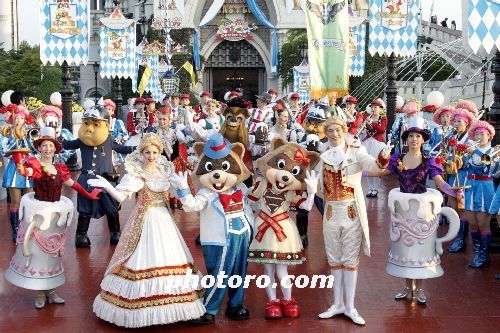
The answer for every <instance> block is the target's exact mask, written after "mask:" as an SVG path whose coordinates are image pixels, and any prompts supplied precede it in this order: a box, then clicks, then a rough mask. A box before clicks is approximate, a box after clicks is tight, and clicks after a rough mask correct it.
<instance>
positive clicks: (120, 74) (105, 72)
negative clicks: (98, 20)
mask: <svg viewBox="0 0 500 333" xmlns="http://www.w3.org/2000/svg"><path fill="white" fill-rule="evenodd" d="M110 31H114V32H116V33H117V34H118V35H120V36H127V38H126V39H124V40H125V41H126V50H127V51H126V56H125V57H124V58H122V59H113V58H111V57H109V56H108V55H107V52H106V48H107V44H108V32H110ZM135 43H136V33H135V24H131V25H130V26H129V27H128V28H124V29H110V28H109V27H106V26H104V25H102V26H101V27H100V29H99V48H100V50H99V57H100V59H101V62H100V74H101V77H102V78H104V77H107V78H108V79H110V78H112V77H117V78H125V79H127V78H132V77H133V76H134V74H135V66H134V64H135V54H136V51H135Z"/></svg>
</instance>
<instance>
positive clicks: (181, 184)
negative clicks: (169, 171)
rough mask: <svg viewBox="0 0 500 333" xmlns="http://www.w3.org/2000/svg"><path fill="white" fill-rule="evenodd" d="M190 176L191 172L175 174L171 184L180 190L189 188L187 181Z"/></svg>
mask: <svg viewBox="0 0 500 333" xmlns="http://www.w3.org/2000/svg"><path fill="white" fill-rule="evenodd" d="M188 175H189V171H185V172H179V173H174V174H173V175H172V177H171V178H170V184H172V186H173V187H175V188H176V189H179V190H183V189H185V188H189V184H188V180H187V177H188Z"/></svg>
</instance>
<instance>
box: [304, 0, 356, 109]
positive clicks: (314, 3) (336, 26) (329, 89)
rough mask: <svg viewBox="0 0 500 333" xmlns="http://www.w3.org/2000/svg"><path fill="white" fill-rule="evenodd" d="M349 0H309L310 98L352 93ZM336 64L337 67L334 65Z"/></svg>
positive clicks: (307, 22)
mask: <svg viewBox="0 0 500 333" xmlns="http://www.w3.org/2000/svg"><path fill="white" fill-rule="evenodd" d="M347 8H348V1H347V0H328V1H323V0H306V9H305V13H306V26H307V40H308V55H309V75H310V84H311V89H310V95H311V98H314V99H320V98H323V97H325V96H328V97H329V99H333V98H338V97H341V96H344V95H347V93H348V85H349V15H348V11H347ZM332 61H334V62H335V66H332Z"/></svg>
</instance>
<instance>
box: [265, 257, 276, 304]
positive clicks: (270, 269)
mask: <svg viewBox="0 0 500 333" xmlns="http://www.w3.org/2000/svg"><path fill="white" fill-rule="evenodd" d="M274 272H275V264H264V274H265V275H267V276H269V279H270V281H271V282H270V283H269V285H268V286H267V287H266V293H267V297H268V298H269V300H270V301H272V300H275V299H276V288H274V287H273V284H274V281H275V280H274Z"/></svg>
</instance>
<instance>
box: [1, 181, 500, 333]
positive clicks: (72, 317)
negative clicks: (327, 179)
mask: <svg viewBox="0 0 500 333" xmlns="http://www.w3.org/2000/svg"><path fill="white" fill-rule="evenodd" d="M396 185H397V180H396V179H395V178H393V177H385V178H382V179H381V190H380V192H379V196H378V198H377V199H367V204H366V205H367V211H368V219H369V224H370V234H371V244H372V257H371V258H368V257H366V256H362V257H361V264H360V265H361V266H360V267H361V270H360V275H359V281H358V289H357V290H358V292H357V295H356V304H357V309H358V311H359V313H360V314H361V315H362V316H363V317H364V318H365V320H366V325H365V327H360V326H356V325H355V324H353V323H352V322H351V320H349V319H348V318H346V317H343V316H336V317H334V318H332V319H326V320H325V319H323V320H319V319H317V315H318V314H319V313H320V312H322V311H324V310H326V309H325V308H324V307H325V304H329V303H331V301H332V299H333V296H332V290H326V289H298V288H294V289H293V297H294V298H295V299H297V301H298V304H299V305H300V306H301V310H302V315H301V317H300V318H298V319H279V320H274V321H270V320H265V319H264V303H265V301H266V299H267V297H266V292H265V290H264V289H259V288H257V287H256V286H255V284H253V285H251V287H250V288H249V289H248V290H247V293H246V296H245V303H246V306H247V307H248V309H249V311H250V319H249V320H244V321H231V320H229V319H227V318H225V316H224V314H223V313H219V314H218V315H217V318H216V322H215V324H211V325H205V326H193V325H191V324H189V323H176V324H172V325H164V326H153V327H147V328H142V329H134V330H132V329H125V328H120V327H117V326H115V325H112V324H108V323H106V322H105V321H103V320H101V319H99V318H97V317H96V316H95V315H94V313H93V312H92V302H93V300H94V298H95V296H96V295H97V293H98V292H99V283H100V281H101V280H102V277H103V273H104V270H105V268H106V266H107V264H108V262H109V260H110V258H111V255H112V253H113V250H114V247H111V246H110V245H109V236H108V230H107V226H106V224H105V222H103V220H96V221H94V220H93V221H92V223H91V227H90V230H89V236H90V239H91V242H92V246H91V247H90V248H88V249H76V248H75V247H74V237H75V228H76V221H77V215H76V214H75V216H74V218H73V223H72V225H71V226H70V227H69V229H68V240H67V242H66V245H65V250H66V251H65V255H64V258H63V265H64V268H65V275H66V283H65V284H64V285H63V286H61V287H60V288H58V292H59V295H60V296H61V297H63V298H64V299H65V300H66V304H65V305H56V304H49V305H48V306H46V307H45V308H44V309H42V310H37V309H36V308H35V307H34V306H33V300H34V295H35V292H34V291H30V290H26V289H21V288H17V287H14V286H13V285H11V284H9V283H8V282H7V281H6V280H5V278H4V276H3V273H4V271H5V269H6V268H7V266H8V264H9V261H10V258H11V256H12V254H13V253H14V249H15V247H14V244H13V243H12V241H11V239H10V232H3V233H2V234H1V235H0V249H1V250H0V251H1V253H3V255H2V256H1V259H0V267H1V271H2V274H1V275H0V313H1V314H2V315H1V316H0V332H4V333H9V332H29V331H36V332H40V333H42V332H67V333H77V332H127V331H130V332H132V331H133V332H166V331H168V332H214V331H217V332H236V331H238V332H250V331H252V332H268V333H273V332H285V331H286V332H386V333H390V332H405V333H411V332H442V333H444V332H474V333H480V332H495V331H497V330H498V322H499V320H500V314H499V312H498V309H499V303H498V295H499V294H500V282H499V281H498V280H495V279H494V278H493V276H494V274H496V273H499V272H500V260H499V259H500V255H499V254H492V255H491V266H490V267H488V268H485V269H470V268H468V267H467V264H468V263H469V261H470V259H471V256H472V254H471V248H470V247H468V248H467V252H466V253H458V254H449V253H447V252H445V253H444V254H443V256H442V267H443V269H444V271H445V275H444V276H443V277H442V278H437V279H429V280H425V281H424V285H423V287H424V289H425V292H426V295H427V297H428V301H427V305H426V306H421V305H418V304H417V303H416V301H415V300H413V302H410V300H407V301H395V300H394V294H395V292H397V291H399V290H400V289H401V287H402V285H403V280H402V279H397V278H394V277H392V276H389V275H387V274H386V273H385V264H386V257H387V251H388V246H389V232H388V218H389V211H388V208H387V203H386V200H387V193H388V190H389V189H391V188H394V187H395V186H396ZM363 187H364V188H366V181H365V180H363ZM63 195H66V196H68V197H69V198H71V199H72V200H73V201H74V202H75V204H76V195H75V193H74V192H72V191H71V190H69V191H68V190H67V189H64V192H63ZM134 204H135V199H131V200H127V201H125V203H124V207H123V208H122V210H121V212H120V215H121V221H122V222H121V224H122V227H123V225H124V224H125V222H126V218H127V216H128V214H129V212H130V211H131V209H132V207H133V205H134ZM0 209H1V214H4V215H5V214H6V209H7V204H6V201H2V202H1V204H0ZM311 216H312V218H311V222H310V226H309V247H308V248H307V249H306V257H307V261H306V262H305V264H303V265H300V266H298V267H296V268H292V269H290V274H294V275H299V274H307V275H309V276H312V275H313V274H327V273H328V265H327V261H326V255H325V249H324V245H323V235H322V228H321V220H320V216H319V214H318V212H317V210H316V209H313V212H312V214H311ZM175 218H176V221H177V224H178V226H179V228H180V230H181V233H182V235H183V237H184V238H185V240H186V243H187V245H188V247H189V249H190V251H191V253H192V254H193V257H194V261H195V265H196V266H197V267H198V268H199V269H201V271H202V272H203V271H204V262H203V256H202V254H201V247H199V246H196V245H195V244H194V238H195V237H196V235H197V233H198V222H197V214H196V213H185V212H180V211H177V212H175ZM3 222H4V223H5V224H6V222H7V221H5V220H4V221H3ZM5 228H7V226H5ZM5 230H8V229H5ZM443 233H444V230H440V231H439V235H442V234H443ZM469 242H470V241H469ZM448 244H449V243H448ZM448 244H446V246H447V245H448ZM249 274H255V275H260V274H262V266H261V265H258V264H255V263H250V264H249ZM224 309H225V304H223V306H222V311H223V310H224Z"/></svg>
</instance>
